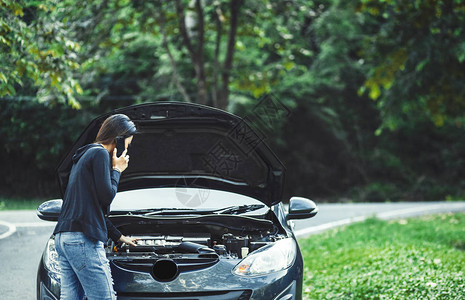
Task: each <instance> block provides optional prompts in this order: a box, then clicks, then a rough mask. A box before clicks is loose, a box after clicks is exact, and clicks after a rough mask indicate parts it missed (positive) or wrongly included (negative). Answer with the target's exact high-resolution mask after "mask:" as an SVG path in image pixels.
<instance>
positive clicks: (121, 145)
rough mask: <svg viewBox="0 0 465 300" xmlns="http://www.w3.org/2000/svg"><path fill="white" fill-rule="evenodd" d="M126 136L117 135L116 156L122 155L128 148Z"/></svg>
mask: <svg viewBox="0 0 465 300" xmlns="http://www.w3.org/2000/svg"><path fill="white" fill-rule="evenodd" d="M125 140H126V138H125V137H124V136H117V137H116V157H120V156H121V154H123V152H124V150H125V149H126V143H125Z"/></svg>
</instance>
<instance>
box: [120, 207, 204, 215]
mask: <svg viewBox="0 0 465 300" xmlns="http://www.w3.org/2000/svg"><path fill="white" fill-rule="evenodd" d="M193 210H195V209H193V208H144V209H138V210H132V211H129V212H128V215H145V216H150V215H154V214H161V213H165V212H175V211H176V213H178V212H184V211H188V212H191V211H193Z"/></svg>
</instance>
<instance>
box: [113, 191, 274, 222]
mask: <svg viewBox="0 0 465 300" xmlns="http://www.w3.org/2000/svg"><path fill="white" fill-rule="evenodd" d="M267 210H268V207H267V206H266V205H264V204H263V203H262V202H260V201H258V200H256V199H254V198H251V197H248V196H245V195H241V194H236V193H231V192H226V191H219V190H213V189H203V188H186V187H166V188H150V189H140V190H132V191H125V192H119V193H117V194H116V197H115V199H114V200H113V202H112V204H111V211H112V212H118V213H119V212H132V213H138V214H140V213H145V214H149V215H157V214H163V212H164V211H166V212H167V213H169V214H175V213H176V211H179V212H180V213H182V214H189V213H196V212H199V211H202V212H208V211H212V212H215V213H225V214H244V215H246V214H252V215H254V214H255V215H256V214H262V213H265V212H266V211H267Z"/></svg>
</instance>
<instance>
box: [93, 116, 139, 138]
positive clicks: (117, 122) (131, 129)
mask: <svg viewBox="0 0 465 300" xmlns="http://www.w3.org/2000/svg"><path fill="white" fill-rule="evenodd" d="M135 133H137V129H136V125H134V122H132V121H131V119H129V117H128V116H126V115H123V114H116V115H112V116H109V117H108V118H107V119H106V120H105V121H104V122H103V124H102V126H101V127H100V130H99V131H98V133H97V137H96V138H95V142H96V143H101V144H105V145H108V144H111V143H113V142H114V141H115V138H116V137H117V136H122V137H130V136H131V135H134V134H135Z"/></svg>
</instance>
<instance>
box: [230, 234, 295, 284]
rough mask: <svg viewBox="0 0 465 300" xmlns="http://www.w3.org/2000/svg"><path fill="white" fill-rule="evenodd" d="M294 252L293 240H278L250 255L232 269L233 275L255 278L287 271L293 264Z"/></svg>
mask: <svg viewBox="0 0 465 300" xmlns="http://www.w3.org/2000/svg"><path fill="white" fill-rule="evenodd" d="M296 251H297V245H296V243H295V241H294V239H291V238H287V239H282V240H279V241H277V242H276V243H274V244H271V245H268V246H264V247H262V248H260V249H258V250H255V251H254V252H252V253H250V254H249V255H248V256H247V257H246V258H244V259H243V260H242V261H241V262H240V263H239V264H237V265H236V266H235V267H234V269H233V273H234V274H236V275H242V276H257V275H264V274H268V273H271V272H277V271H281V270H284V269H287V268H289V267H290V266H291V265H292V264H293V263H294V260H295V256H296Z"/></svg>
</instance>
